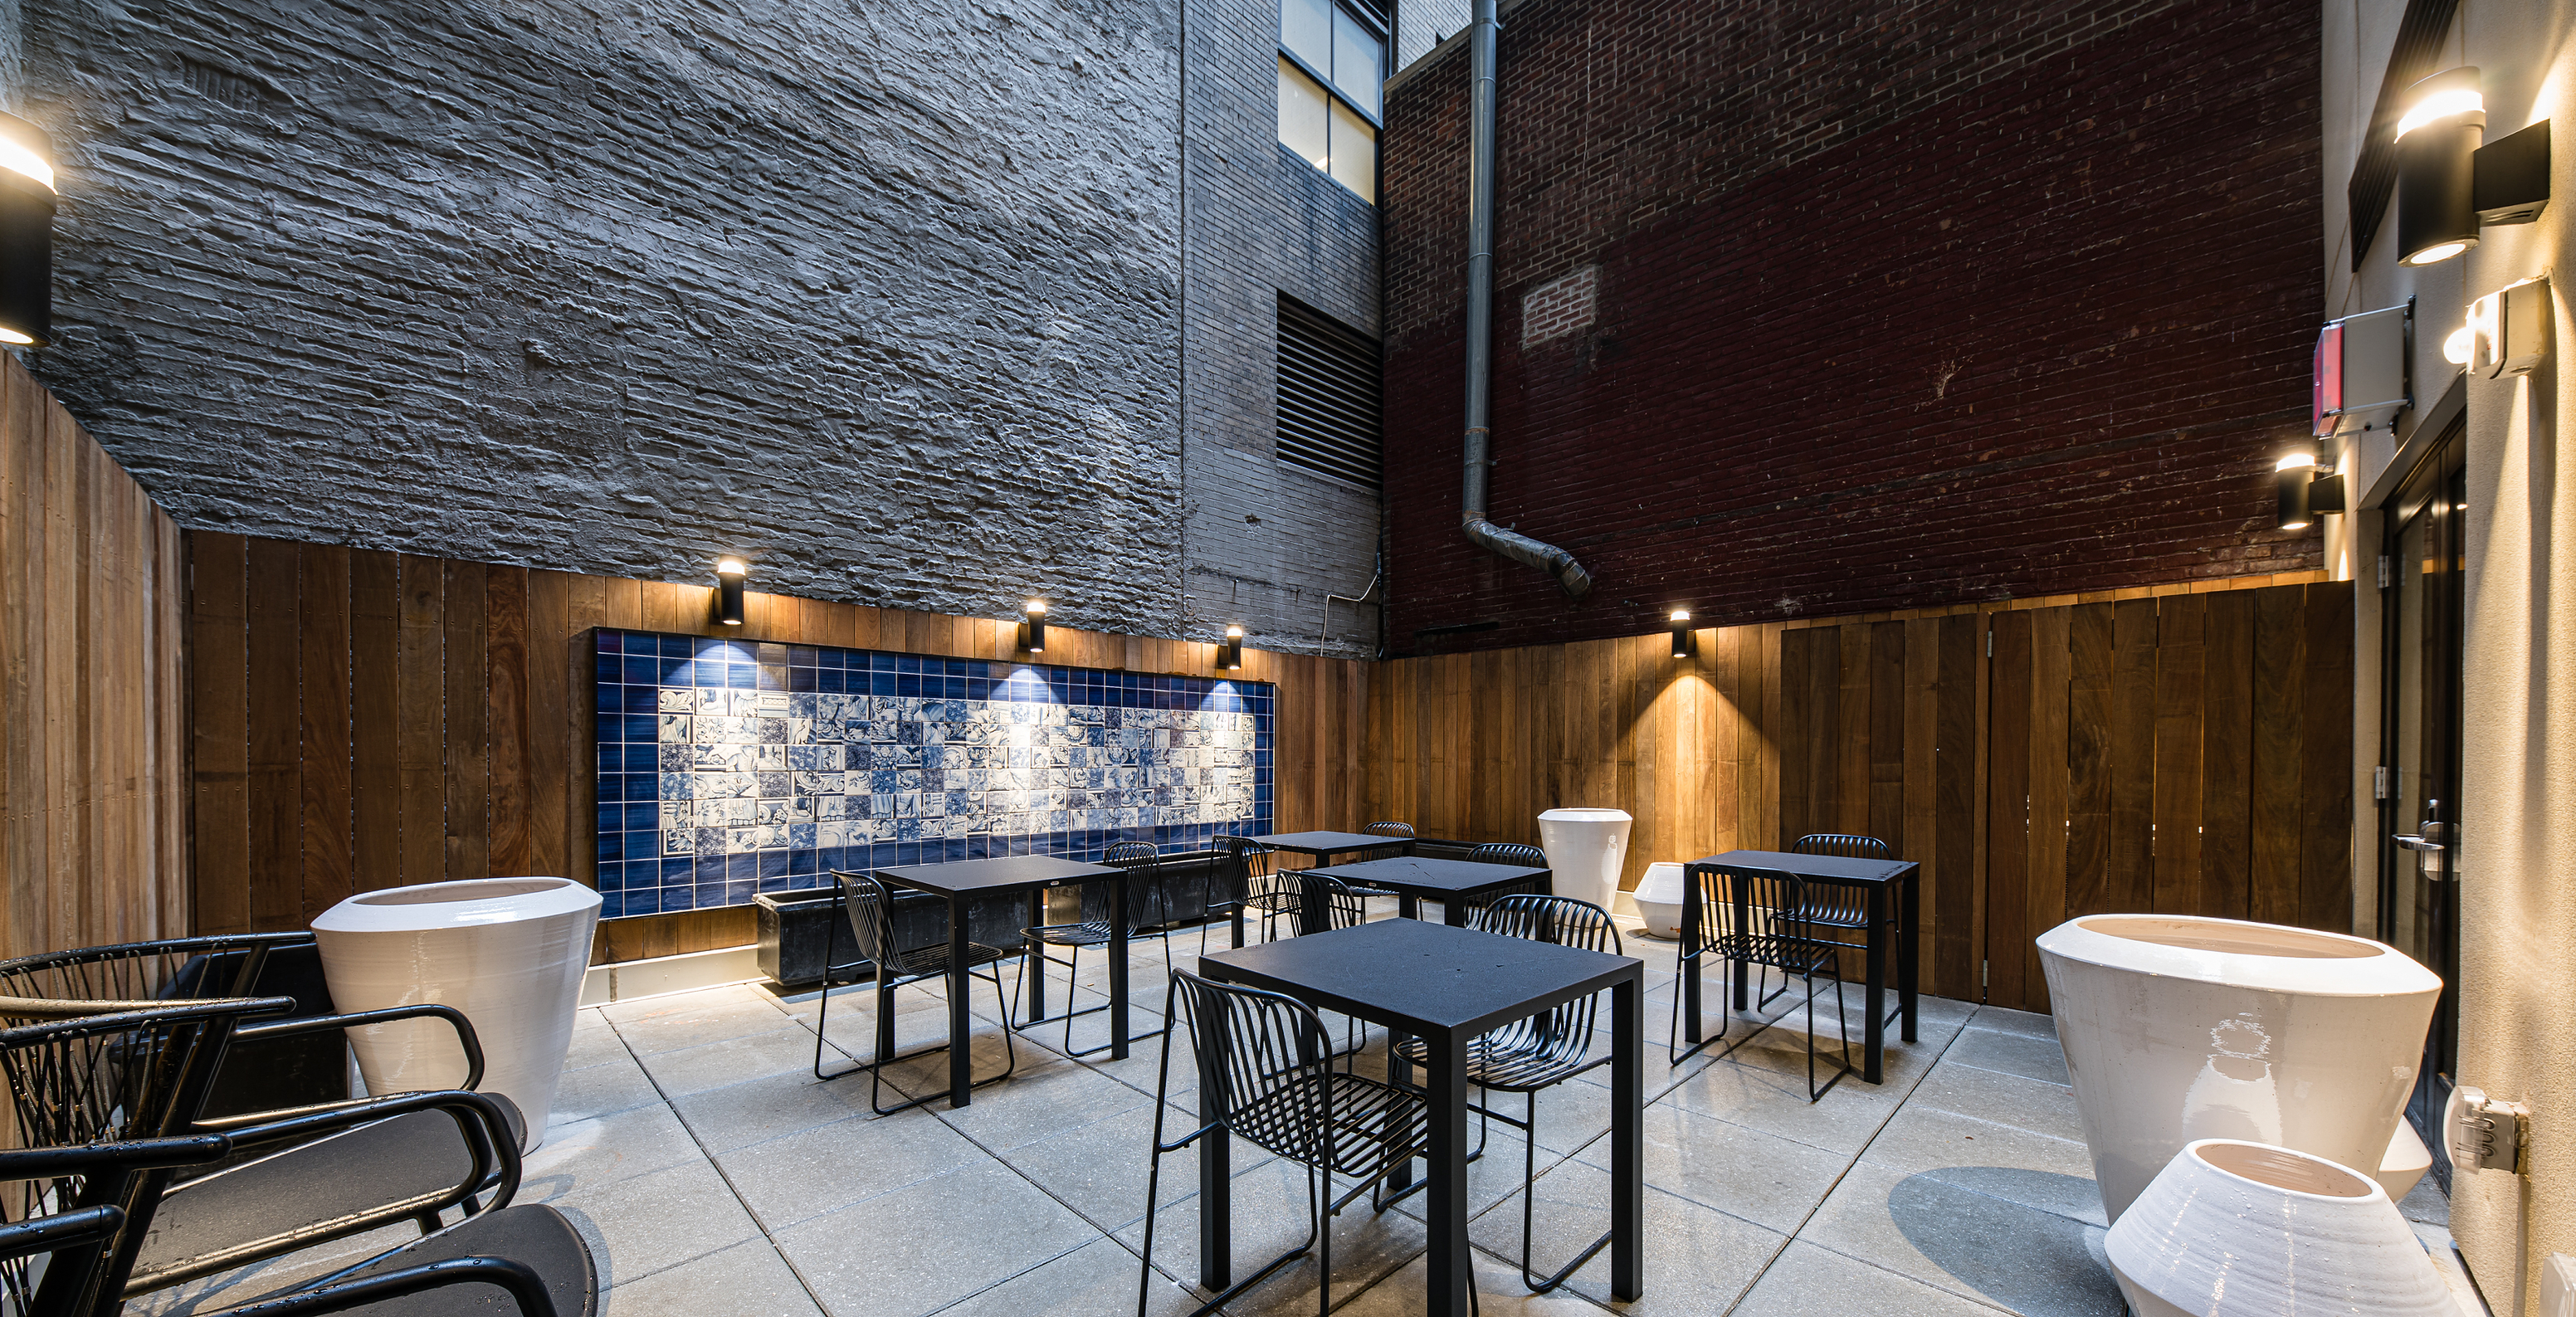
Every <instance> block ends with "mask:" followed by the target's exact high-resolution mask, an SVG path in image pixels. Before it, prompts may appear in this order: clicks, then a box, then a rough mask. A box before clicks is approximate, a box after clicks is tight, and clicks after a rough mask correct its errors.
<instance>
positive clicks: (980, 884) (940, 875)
mask: <svg viewBox="0 0 2576 1317" xmlns="http://www.w3.org/2000/svg"><path fill="white" fill-rule="evenodd" d="M875 872H877V873H879V874H881V875H883V876H885V877H887V878H891V879H893V880H894V881H896V882H899V883H902V884H903V885H904V886H906V887H911V888H915V889H917V890H920V891H924V892H933V893H936V894H938V895H941V896H971V895H974V894H975V893H978V892H1007V891H1013V890H1022V891H1025V890H1027V889H1029V888H1032V887H1051V886H1053V885H1055V884H1057V883H1063V882H1072V881H1075V880H1077V879H1082V878H1106V877H1109V876H1111V875H1114V874H1117V873H1119V872H1121V871H1120V870H1117V869H1113V868H1110V867H1109V866H1107V865H1102V864H1088V863H1085V862H1083V861H1081V860H1067V859H1060V858H1058V857H1056V856H1053V855H1001V856H995V857H994V858H992V859H989V860H950V861H946V862H944V863H940V864H907V865H903V866H901V867H899V868H890V869H878V870H876V871H875Z"/></svg>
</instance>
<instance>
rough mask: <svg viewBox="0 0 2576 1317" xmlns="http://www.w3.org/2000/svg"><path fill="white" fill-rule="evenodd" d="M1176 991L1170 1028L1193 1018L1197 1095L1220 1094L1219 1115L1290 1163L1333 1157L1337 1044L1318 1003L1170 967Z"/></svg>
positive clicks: (1236, 1131) (1170, 1010) (1236, 1130)
mask: <svg viewBox="0 0 2576 1317" xmlns="http://www.w3.org/2000/svg"><path fill="white" fill-rule="evenodd" d="M1171 993H1172V995H1171V999H1170V1004H1169V1006H1168V1007H1167V1008H1166V1009H1167V1015H1168V1016H1169V1017H1170V1018H1168V1019H1167V1020H1166V1021H1165V1024H1166V1027H1170V1025H1171V1023H1172V1020H1175V1019H1176V1020H1179V1021H1184V1022H1186V1023H1187V1025H1188V1028H1189V1036H1190V1051H1191V1053H1192V1055H1193V1056H1194V1058H1195V1059H1196V1061H1197V1064H1198V1076H1199V1092H1200V1093H1201V1094H1203V1095H1205V1096H1207V1097H1210V1098H1213V1099H1214V1101H1213V1103H1212V1104H1211V1105H1212V1107H1213V1110H1214V1113H1215V1118H1216V1120H1217V1121H1218V1122H1220V1123H1222V1124H1224V1125H1225V1127H1226V1128H1227V1129H1229V1130H1232V1131H1233V1132H1234V1135H1235V1137H1237V1138H1240V1139H1244V1140H1246V1141H1248V1142H1251V1143H1254V1144H1257V1145H1259V1146H1260V1147H1261V1148H1263V1149H1264V1150H1266V1151H1269V1152H1271V1153H1274V1154H1276V1155H1278V1156H1281V1157H1286V1158H1288V1159H1289V1160H1291V1161H1297V1162H1303V1163H1306V1164H1307V1165H1310V1166H1311V1165H1316V1164H1319V1163H1325V1162H1328V1161H1329V1160H1330V1156H1331V1148H1330V1143H1329V1138H1330V1135H1329V1131H1330V1130H1331V1129H1332V1106H1331V1103H1332V1082H1331V1079H1330V1069H1331V1057H1332V1053H1333V1047H1332V1041H1331V1036H1330V1035H1328V1034H1326V1033H1325V1032H1324V1020H1323V1017H1322V1016H1320V1015H1317V1014H1316V1013H1315V1008H1314V1007H1312V1006H1309V1005H1307V1004H1306V1003H1304V1002H1302V1001H1299V1000H1297V999H1296V998H1294V997H1290V996H1287V995H1285V994H1282V993H1276V992H1265V991H1262V990H1261V989H1258V988H1243V987H1237V986H1235V985H1233V984H1231V983H1218V982H1216V981H1215V980H1213V979H1203V978H1200V977H1199V976H1198V975H1196V974H1193V973H1191V972H1189V971H1188V970H1185V969H1175V970H1173V971H1172V987H1171ZM1174 1032H1175V1033H1177V1032H1178V1030H1177V1029H1176V1030H1175V1031H1174ZM1157 1097H1158V1099H1159V1098H1160V1097H1161V1095H1160V1094H1158V1095H1157Z"/></svg>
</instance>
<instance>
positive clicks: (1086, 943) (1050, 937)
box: [1020, 919, 1153, 947]
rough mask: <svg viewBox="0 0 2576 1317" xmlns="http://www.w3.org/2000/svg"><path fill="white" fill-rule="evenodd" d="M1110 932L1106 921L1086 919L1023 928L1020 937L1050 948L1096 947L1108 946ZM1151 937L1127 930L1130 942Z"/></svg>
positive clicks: (1133, 930) (1134, 930)
mask: <svg viewBox="0 0 2576 1317" xmlns="http://www.w3.org/2000/svg"><path fill="white" fill-rule="evenodd" d="M1110 931H1111V930H1110V926H1109V921H1108V920H1106V919H1086V920H1084V921H1083V922H1081V923H1079V924H1040V925H1038V926H1036V927H1034V928H1023V929H1021V930H1020V936H1021V937H1024V938H1028V939H1030V940H1031V941H1035V942H1044V943H1046V944H1047V945H1048V946H1051V947H1098V946H1107V945H1108V944H1109V940H1110ZM1152 936H1153V934H1151V933H1146V932H1141V931H1139V930H1136V929H1132V928H1131V929H1129V930H1127V937H1128V939H1129V940H1130V941H1133V940H1135V939H1137V938H1142V937H1152Z"/></svg>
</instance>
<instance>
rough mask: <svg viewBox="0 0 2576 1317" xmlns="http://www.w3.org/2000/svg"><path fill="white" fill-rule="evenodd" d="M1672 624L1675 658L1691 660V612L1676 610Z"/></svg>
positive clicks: (1684, 609)
mask: <svg viewBox="0 0 2576 1317" xmlns="http://www.w3.org/2000/svg"><path fill="white" fill-rule="evenodd" d="M1672 624H1673V657H1674V658H1689V657H1690V656H1691V651H1692V648H1693V646H1692V642H1691V624H1690V610H1689V609H1687V608H1676V609H1674V610H1673V616H1672Z"/></svg>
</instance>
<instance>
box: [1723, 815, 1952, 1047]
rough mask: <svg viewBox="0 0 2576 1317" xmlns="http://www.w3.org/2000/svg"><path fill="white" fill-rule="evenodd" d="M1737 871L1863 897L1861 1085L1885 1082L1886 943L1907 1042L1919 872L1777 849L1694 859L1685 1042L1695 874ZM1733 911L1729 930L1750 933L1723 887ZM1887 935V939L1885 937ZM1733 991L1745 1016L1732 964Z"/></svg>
mask: <svg viewBox="0 0 2576 1317" xmlns="http://www.w3.org/2000/svg"><path fill="white" fill-rule="evenodd" d="M1736 869H1776V870H1779V871H1781V872H1783V873H1793V874H1796V875H1797V876H1798V877H1799V878H1800V879H1802V880H1804V881H1805V882H1807V883H1808V884H1809V885H1811V886H1827V887H1857V888H1861V889H1863V890H1865V891H1867V892H1868V893H1869V927H1868V930H1867V932H1868V939H1867V947H1866V949H1865V951H1864V955H1865V956H1866V958H1867V960H1868V966H1869V969H1868V978H1869V988H1868V992H1867V994H1866V995H1867V998H1868V1003H1869V1028H1868V1030H1867V1031H1866V1033H1865V1035H1864V1037H1865V1039H1866V1041H1865V1043H1864V1045H1863V1047H1862V1051H1863V1054H1864V1055H1863V1059H1862V1064H1861V1076H1860V1077H1861V1079H1862V1080H1863V1081H1864V1082H1867V1083H1872V1084H1876V1083H1880V1082H1882V1081H1883V1080H1884V1078H1885V1069H1884V1066H1883V1065H1882V1062H1883V1061H1884V1059H1885V1056H1886V1052H1887V1010H1886V1006H1885V1003H1886V1000H1887V971H1888V963H1887V962H1888V954H1887V953H1888V951H1889V949H1890V948H1889V943H1890V942H1891V941H1892V942H1893V943H1894V944H1895V946H1894V950H1895V952H1896V973H1897V979H1898V982H1897V987H1896V1000H1897V1009H1898V1011H1899V1013H1900V1014H1902V1015H1903V1017H1904V1038H1905V1041H1907V1042H1909V1043H1910V1042H1913V1041H1914V1040H1915V1039H1914V1017H1915V1004H1916V999H1917V983H1918V979H1919V977H1920V976H1919V967H1920V964H1921V957H1920V953H1919V952H1918V950H1917V948H1916V945H1915V942H1916V937H1915V930H1916V927H1917V919H1916V915H1917V908H1916V907H1917V905H1918V896H1917V890H1916V889H1917V888H1918V886H1919V885H1920V884H1919V881H1918V877H1919V875H1920V874H1921V872H1922V866H1921V865H1919V864H1916V863H1915V862H1914V861H1912V860H1856V859H1847V858H1845V857H1843V856H1839V855H1792V854H1789V853H1786V852H1783V851H1728V852H1726V853H1725V854H1723V855H1711V856H1708V857H1706V858H1704V859H1698V860H1693V861H1691V862H1690V863H1689V864H1687V865H1685V866H1683V870H1682V878H1683V881H1682V921H1681V923H1682V953H1683V955H1684V957H1685V959H1684V961H1683V969H1682V1014H1683V1015H1684V1016H1685V1017H1686V1018H1687V1019H1688V1021H1689V1023H1688V1025H1687V1026H1686V1027H1685V1028H1684V1030H1683V1033H1682V1037H1683V1040H1684V1041H1686V1042H1693V1043H1696V1042H1699V1041H1700V1024H1699V1016H1700V986H1699V980H1700V975H1699V960H1698V958H1697V957H1696V956H1693V955H1692V954H1691V953H1693V952H1696V951H1698V950H1699V949H1700V948H1701V947H1702V946H1704V945H1705V938H1704V937H1703V935H1702V933H1701V918H1702V916H1701V907H1702V902H1701V898H1700V875H1702V874H1704V873H1720V874H1723V873H1728V872H1731V871H1733V870H1736ZM1729 888H1730V891H1731V900H1732V903H1733V905H1734V916H1735V925H1734V926H1735V927H1737V928H1745V927H1749V924H1748V922H1747V921H1748V920H1749V919H1750V918H1751V912H1750V911H1749V910H1748V909H1747V907H1746V905H1745V901H1744V893H1743V891H1742V889H1740V888H1735V887H1734V886H1733V884H1729ZM1891 934H1892V935H1893V936H1892V937H1891ZM1728 977H1729V979H1730V980H1731V981H1732V983H1733V986H1734V997H1735V1009H1737V1010H1739V1011H1740V1010H1744V1009H1745V1008H1746V1004H1747V1003H1748V1001H1749V1000H1750V992H1751V988H1752V980H1753V976H1752V974H1751V973H1750V972H1749V970H1748V969H1747V967H1746V966H1745V965H1744V964H1743V962H1741V961H1738V962H1735V963H1734V964H1733V966H1732V967H1731V968H1730V971H1729V975H1728Z"/></svg>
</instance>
